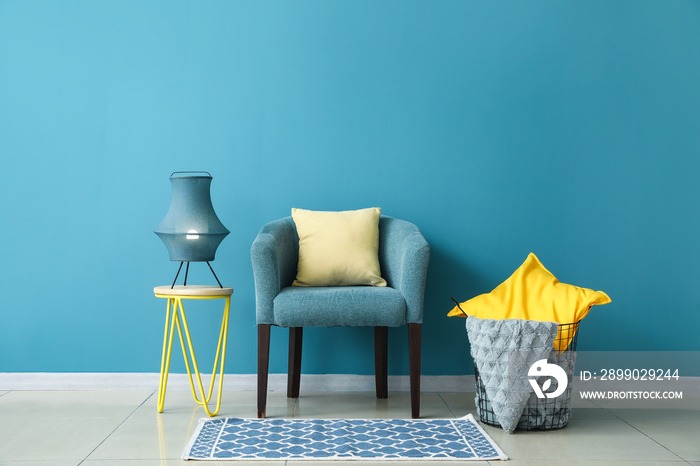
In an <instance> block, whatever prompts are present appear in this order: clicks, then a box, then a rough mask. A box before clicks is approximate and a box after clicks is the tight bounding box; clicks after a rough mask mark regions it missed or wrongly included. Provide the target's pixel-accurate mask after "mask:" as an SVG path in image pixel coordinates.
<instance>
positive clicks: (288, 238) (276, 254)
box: [250, 217, 299, 324]
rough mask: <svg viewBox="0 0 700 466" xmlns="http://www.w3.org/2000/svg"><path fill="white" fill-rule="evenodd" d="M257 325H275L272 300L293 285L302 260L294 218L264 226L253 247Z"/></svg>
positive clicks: (251, 254)
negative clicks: (298, 265)
mask: <svg viewBox="0 0 700 466" xmlns="http://www.w3.org/2000/svg"><path fill="white" fill-rule="evenodd" d="M250 258H251V262H252V264H253V278H254V280H255V316H256V322H257V323H258V324H274V313H273V307H272V306H273V304H272V303H273V301H274V299H275V296H277V294H279V292H280V290H282V288H285V287H287V286H290V285H291V284H292V281H294V277H295V276H296V271H297V264H298V261H299V238H298V236H297V233H296V228H295V226H294V223H293V221H292V218H291V217H287V218H283V219H280V220H275V221H274V222H270V223H268V224H267V225H265V226H263V227H262V229H261V230H260V232H259V233H258V235H257V237H256V238H255V241H253V245H252V246H251V247H250Z"/></svg>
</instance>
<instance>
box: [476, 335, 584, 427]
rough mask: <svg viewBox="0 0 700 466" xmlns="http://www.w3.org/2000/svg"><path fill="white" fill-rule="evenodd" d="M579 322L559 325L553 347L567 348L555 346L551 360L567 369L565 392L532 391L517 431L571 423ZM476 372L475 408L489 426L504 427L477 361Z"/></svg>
mask: <svg viewBox="0 0 700 466" xmlns="http://www.w3.org/2000/svg"><path fill="white" fill-rule="evenodd" d="M578 325H579V322H576V323H571V324H561V325H559V334H558V335H557V339H556V340H555V342H554V347H555V348H566V349H565V350H564V351H557V350H554V349H552V352H551V353H550V357H549V361H550V362H554V363H557V364H558V365H559V366H561V367H562V368H563V369H564V371H565V372H566V375H567V378H568V384H567V387H566V391H565V392H564V393H563V394H561V395H560V396H558V397H556V398H538V397H537V395H535V393H533V394H532V395H531V396H530V399H529V400H528V402H527V404H526V405H525V408H524V409H523V414H522V416H521V417H520V420H519V421H518V426H517V428H516V430H552V429H561V428H562V427H564V426H566V425H567V424H568V423H569V419H570V418H571V392H572V390H571V388H572V387H571V385H572V384H571V382H572V380H573V375H574V362H575V359H576V342H577V339H578ZM567 343H568V344H567ZM474 375H475V378H476V399H475V401H476V408H477V413H478V414H479V417H480V418H481V421H482V422H483V423H485V424H488V425H490V426H494V427H501V424H500V423H499V422H498V419H497V418H496V415H495V414H494V412H493V410H492V408H491V402H490V401H489V398H488V395H487V394H486V389H485V387H484V385H483V383H482V381H481V378H480V377H479V371H478V369H477V367H476V364H474ZM540 386H541V384H540Z"/></svg>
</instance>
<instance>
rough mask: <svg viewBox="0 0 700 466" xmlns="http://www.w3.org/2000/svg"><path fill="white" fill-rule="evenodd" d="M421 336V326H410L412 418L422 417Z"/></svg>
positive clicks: (409, 351) (409, 350)
mask: <svg viewBox="0 0 700 466" xmlns="http://www.w3.org/2000/svg"><path fill="white" fill-rule="evenodd" d="M420 334H421V324H408V358H409V367H410V369H409V370H410V377H409V378H410V384H411V417H413V419H418V418H419V417H420Z"/></svg>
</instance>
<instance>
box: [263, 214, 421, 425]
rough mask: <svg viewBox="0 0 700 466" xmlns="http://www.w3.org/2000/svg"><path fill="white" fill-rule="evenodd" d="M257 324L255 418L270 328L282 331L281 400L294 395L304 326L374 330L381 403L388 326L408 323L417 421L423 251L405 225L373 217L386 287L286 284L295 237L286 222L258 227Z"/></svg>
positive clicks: (293, 268)
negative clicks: (285, 337)
mask: <svg viewBox="0 0 700 466" xmlns="http://www.w3.org/2000/svg"><path fill="white" fill-rule="evenodd" d="M250 254H251V260H252V263H253V275H254V278H255V301H256V306H255V307H256V322H257V326H258V417H260V418H263V417H265V408H266V404H267V380H268V368H269V357H270V327H271V326H278V327H287V328H289V369H288V378H287V396H288V397H290V398H297V397H298V396H299V383H300V379H301V347H302V336H303V328H304V327H336V326H345V327H374V328H375V332H374V334H375V381H376V392H377V398H387V396H388V387H387V360H388V355H387V353H388V328H389V327H398V326H402V325H408V339H409V367H410V369H409V370H410V377H409V378H410V390H411V415H412V417H413V418H418V417H419V416H420V363H421V356H420V345H421V324H422V322H423V293H424V290H425V278H426V273H427V269H428V259H429V256H430V247H429V246H428V243H427V242H426V241H425V238H424V237H423V235H422V234H421V232H420V230H418V228H417V227H416V226H415V225H413V224H412V223H409V222H406V221H403V220H399V219H396V218H392V217H387V216H381V217H380V219H379V264H380V268H381V274H382V277H383V278H384V279H385V280H386V281H387V286H386V287H372V286H343V287H292V286H291V285H292V282H293V281H294V279H295V278H296V274H297V263H298V260H299V259H298V254H299V236H298V235H297V231H296V227H295V224H294V221H293V220H292V217H286V218H283V219H280V220H276V221H273V222H271V223H268V224H267V225H265V226H264V227H263V228H262V229H261V230H260V232H259V233H258V236H257V237H256V239H255V241H254V242H253V245H252V247H251V251H250Z"/></svg>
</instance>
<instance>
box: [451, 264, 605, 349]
mask: <svg viewBox="0 0 700 466" xmlns="http://www.w3.org/2000/svg"><path fill="white" fill-rule="evenodd" d="M609 302H611V299H610V297H609V296H608V295H607V294H605V293H603V292H602V291H593V290H590V289H588V288H581V287H578V286H574V285H568V284H566V283H561V282H560V281H559V280H557V278H556V277H555V276H554V275H553V274H552V273H551V272H550V271H549V270H547V269H546V268H545V267H544V265H542V263H541V262H540V260H539V259H538V258H537V256H535V255H534V254H533V253H530V255H529V256H528V257H527V259H526V260H525V262H524V263H523V264H522V265H521V266H520V267H518V269H517V270H516V271H515V272H514V273H513V275H511V276H510V278H508V280H506V281H504V282H503V283H501V284H500V285H498V286H497V287H496V288H495V289H494V290H493V291H491V292H490V293H485V294H481V295H479V296H476V297H474V298H472V299H470V300H468V301H465V302H463V303H461V304H459V305H458V306H455V307H454V308H453V309H452V310H451V311H450V312H449V313H448V314H447V315H448V316H463V317H464V316H465V314H467V315H470V316H474V317H478V318H480V319H497V320H498V319H524V320H537V321H544V322H557V323H559V324H569V323H576V322H578V321H580V320H581V319H583V318H584V317H586V315H587V314H588V311H590V310H591V306H593V305H594V304H607V303H609ZM460 308H461V310H460ZM563 332H564V330H563V329H562V328H560V330H559V335H558V337H557V340H556V341H555V342H554V347H555V348H556V349H557V350H559V351H563V350H565V349H566V348H567V347H568V346H569V343H570V342H571V339H572V338H573V336H574V332H568V333H563Z"/></svg>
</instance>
